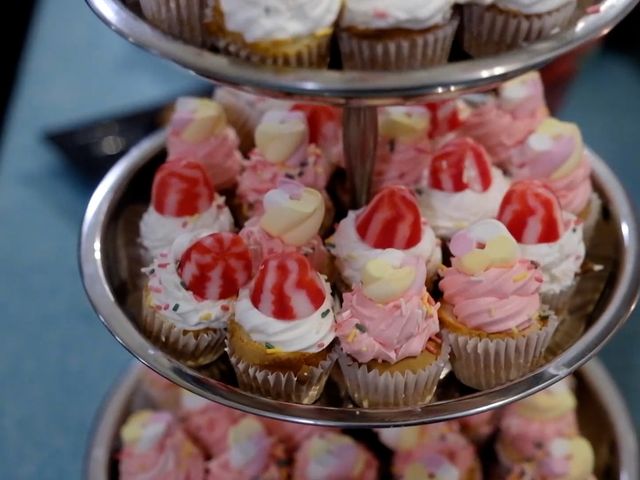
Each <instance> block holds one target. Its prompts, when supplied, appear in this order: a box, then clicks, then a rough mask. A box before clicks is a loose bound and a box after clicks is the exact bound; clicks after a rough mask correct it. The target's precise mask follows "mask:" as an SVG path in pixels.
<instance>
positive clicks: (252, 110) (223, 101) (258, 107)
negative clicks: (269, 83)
mask: <svg viewBox="0 0 640 480" xmlns="http://www.w3.org/2000/svg"><path fill="white" fill-rule="evenodd" d="M213 100H214V101H215V102H216V103H218V104H220V105H222V107H223V108H224V112H225V115H226V117H227V120H228V122H229V124H230V125H231V126H232V127H233V129H234V130H235V131H236V133H237V134H238V138H239V139H240V151H241V152H242V153H245V154H248V153H249V152H250V151H251V150H253V147H254V146H255V144H254V138H253V133H254V132H255V130H256V128H257V127H258V124H259V123H260V120H262V116H263V115H264V114H265V113H267V112H268V111H270V110H289V109H291V106H292V105H293V102H291V101H288V100H281V99H276V98H269V97H265V96H262V95H255V94H253V93H248V92H243V91H242V90H237V89H235V88H232V87H225V86H222V85H219V86H216V89H215V90H214V92H213Z"/></svg>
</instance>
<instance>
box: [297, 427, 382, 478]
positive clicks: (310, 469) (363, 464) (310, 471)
mask: <svg viewBox="0 0 640 480" xmlns="http://www.w3.org/2000/svg"><path fill="white" fill-rule="evenodd" d="M293 478H295V479H296V480H338V479H340V480H376V479H377V478H378V461H377V460H376V458H375V457H374V456H373V455H372V454H371V452H369V451H368V450H367V449H366V448H365V447H364V446H362V445H361V444H359V443H358V442H356V441H355V440H354V439H353V438H351V437H349V436H347V435H343V434H341V433H323V434H319V435H314V436H312V437H309V438H308V439H307V440H306V441H305V442H304V443H303V444H302V445H301V446H300V448H299V449H298V451H297V452H296V453H295V455H294V459H293Z"/></svg>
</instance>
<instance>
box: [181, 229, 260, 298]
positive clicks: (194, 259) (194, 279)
mask: <svg viewBox="0 0 640 480" xmlns="http://www.w3.org/2000/svg"><path fill="white" fill-rule="evenodd" d="M178 275H180V278H182V281H183V282H184V284H185V286H186V288H187V290H189V291H191V292H192V293H193V294H194V295H196V296H197V297H199V298H202V299H208V300H222V299H225V298H230V297H235V296H236V295H238V290H240V288H241V287H243V286H244V285H246V284H247V283H248V282H249V280H250V278H251V253H249V248H248V247H247V245H246V244H245V243H244V240H242V238H241V237H240V236H239V235H236V234H235V233H229V232H223V233H212V234H211V235H207V236H206V237H203V238H201V239H200V240H198V241H197V242H195V243H194V244H193V245H191V246H190V247H189V248H187V250H185V252H184V253H183V254H182V258H180V263H179V265H178Z"/></svg>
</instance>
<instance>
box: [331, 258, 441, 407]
mask: <svg viewBox="0 0 640 480" xmlns="http://www.w3.org/2000/svg"><path fill="white" fill-rule="evenodd" d="M425 277H426V268H425V265H424V263H423V262H422V260H421V259H419V258H416V257H406V256H403V255H402V254H401V253H400V252H394V251H390V252H385V253H383V254H382V255H380V257H378V258H376V259H374V260H370V261H369V262H367V264H366V265H365V267H364V270H363V272H362V281H361V283H360V284H359V285H357V286H356V287H355V288H354V290H353V291H352V292H350V293H345V294H344V297H343V304H342V310H341V312H340V313H339V314H338V316H337V318H336V322H337V326H336V334H337V336H338V338H339V339H340V346H341V348H342V352H343V353H342V355H341V356H340V358H339V362H340V368H341V369H342V373H343V375H344V380H345V383H346V386H347V391H348V392H349V395H350V396H351V398H352V399H353V401H354V402H355V403H357V404H358V405H360V406H362V407H365V408H367V407H373V408H377V407H399V406H416V405H424V404H426V403H428V402H429V401H430V400H431V398H432V397H433V394H434V393H435V389H436V386H437V384H438V381H439V380H440V374H441V373H442V371H443V370H444V368H445V367H446V366H447V365H448V356H449V348H448V347H447V346H446V345H442V344H441V342H440V340H439V338H437V337H436V334H437V333H438V331H439V329H440V327H439V324H438V307H439V305H438V304H436V303H435V302H434V301H433V299H432V298H431V296H430V295H429V294H428V293H427V289H426V287H425Z"/></svg>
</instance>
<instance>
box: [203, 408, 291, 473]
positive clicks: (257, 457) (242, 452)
mask: <svg viewBox="0 0 640 480" xmlns="http://www.w3.org/2000/svg"><path fill="white" fill-rule="evenodd" d="M222 448H223V452H222V453H221V454H219V455H218V456H216V457H214V458H213V459H212V460H210V461H209V462H208V463H207V476H206V478H207V480H219V479H222V478H228V479H231V480H244V479H253V478H260V479H261V480H286V479H287V478H289V476H288V472H287V467H286V463H287V462H286V457H285V453H284V449H283V447H282V445H281V444H279V443H278V442H277V441H276V440H275V439H274V438H273V437H271V436H270V435H269V434H268V433H267V431H266V429H265V428H264V425H262V423H260V421H259V420H258V419H257V418H254V417H244V418H242V419H241V420H240V421H238V423H236V424H235V425H233V426H231V427H230V428H229V429H228V431H227V434H226V436H225V441H224V442H223V445H222Z"/></svg>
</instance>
